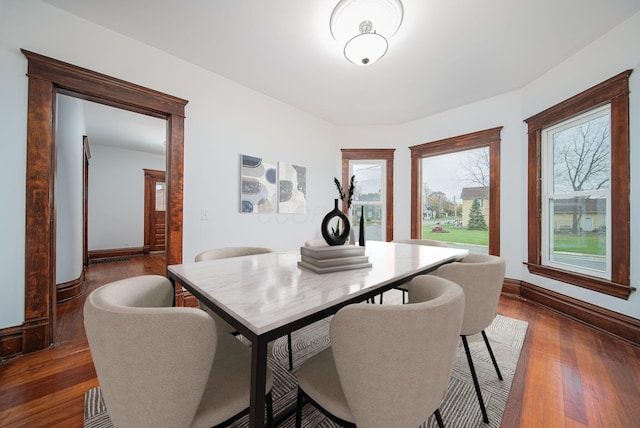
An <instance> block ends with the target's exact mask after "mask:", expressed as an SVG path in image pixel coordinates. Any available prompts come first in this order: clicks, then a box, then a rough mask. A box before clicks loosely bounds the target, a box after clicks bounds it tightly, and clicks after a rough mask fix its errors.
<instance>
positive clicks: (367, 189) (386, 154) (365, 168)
mask: <svg viewBox="0 0 640 428" xmlns="http://www.w3.org/2000/svg"><path fill="white" fill-rule="evenodd" d="M394 151H395V149H342V183H343V186H345V187H348V184H347V183H349V180H350V178H351V176H352V175H354V176H355V182H356V187H355V191H354V194H353V200H352V203H351V209H350V212H349V214H348V215H349V221H350V222H351V227H353V228H354V231H355V234H356V242H357V241H358V238H359V237H358V236H357V235H358V232H359V225H360V214H361V213H363V214H364V219H365V233H364V235H365V239H367V240H371V241H391V240H392V239H393V154H394ZM346 208H347V207H346V205H345V206H343V209H346Z"/></svg>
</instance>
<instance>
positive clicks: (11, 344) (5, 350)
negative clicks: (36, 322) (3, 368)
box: [0, 326, 22, 359]
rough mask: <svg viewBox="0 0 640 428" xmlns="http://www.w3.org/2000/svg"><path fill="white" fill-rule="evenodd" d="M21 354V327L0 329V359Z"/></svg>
mask: <svg viewBox="0 0 640 428" xmlns="http://www.w3.org/2000/svg"><path fill="white" fill-rule="evenodd" d="M21 353H22V326H17V327H9V328H3V329H0V359H2V358H8V357H12V356H14V355H18V354H21Z"/></svg>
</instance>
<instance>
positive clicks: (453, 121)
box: [341, 14, 640, 318]
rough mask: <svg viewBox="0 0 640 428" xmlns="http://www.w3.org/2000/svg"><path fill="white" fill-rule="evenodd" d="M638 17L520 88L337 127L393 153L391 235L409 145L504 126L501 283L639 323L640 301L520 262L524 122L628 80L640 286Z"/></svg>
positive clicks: (400, 222)
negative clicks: (395, 122)
mask: <svg viewBox="0 0 640 428" xmlns="http://www.w3.org/2000/svg"><path fill="white" fill-rule="evenodd" d="M638 40H640V14H636V15H634V16H632V17H631V18H629V19H628V20H627V21H626V22H624V23H622V24H621V25H619V26H618V27H616V28H615V29H613V30H612V31H611V32H609V33H608V34H606V35H605V36H604V37H602V38H601V39H599V40H597V41H596V42H594V43H592V44H591V45H590V46H588V47H587V48H585V49H584V50H583V51H581V52H579V53H578V54H576V55H575V56H573V57H571V58H568V59H567V60H566V61H565V62H563V63H562V64H560V65H559V66H557V67H555V68H554V69H552V70H550V71H549V72H547V73H545V74H544V75H543V76H542V77H540V78H539V79H537V80H536V81H534V82H532V83H531V84H529V85H527V86H526V87H525V88H523V89H521V90H518V91H514V92H512V93H508V94H503V95H500V96H497V97H494V98H491V99H487V100H484V101H481V102H478V103H474V104H470V105H467V106H464V107H461V108H457V109H454V110H450V111H446V112H443V113H440V114H436V115H433V116H430V117H427V118H423V119H420V120H416V121H413V122H410V123H406V124H403V125H400V126H395V127H367V128H345V129H341V133H342V135H343V140H344V141H345V146H347V147H385V148H393V147H395V148H396V156H395V158H396V160H395V177H394V181H395V192H394V198H395V201H394V202H395V204H396V206H395V211H394V221H395V226H394V227H395V231H394V237H395V238H398V239H403V238H408V237H409V235H410V227H409V226H410V194H409V189H410V186H411V182H410V169H411V164H410V161H411V159H410V151H409V149H408V147H410V146H413V145H416V144H422V143H427V142H430V141H436V140H440V139H443V138H448V137H454V136H456V135H463V134H467V133H470V132H475V131H481V130H484V129H489V128H493V127H497V126H503V127H504V128H503V129H502V133H501V137H502V142H501V165H500V167H501V183H500V190H501V198H500V207H501V213H500V221H501V229H500V236H501V239H500V251H501V255H502V257H504V258H505V259H506V260H507V272H506V276H507V277H508V278H513V279H519V280H523V281H526V282H528V283H531V284H535V285H538V286H541V287H544V288H547V289H550V290H553V291H556V292H559V293H562V294H565V295H567V296H571V297H575V298H577V299H580V300H583V301H585V302H588V303H592V304H594V305H598V306H602V307H605V308H607V309H611V310H613V311H616V312H620V313H623V314H625V315H629V316H631V317H634V318H640V296H639V295H638V293H637V292H635V293H632V294H631V297H630V298H629V300H623V299H619V298H615V297H611V296H608V295H604V294H602V293H597V292H594V291H590V290H586V289H583V288H580V287H576V286H573V285H570V284H565V283H561V282H558V281H553V280H550V279H546V278H543V277H540V276H536V275H531V274H530V273H529V272H528V270H527V268H526V266H525V265H523V262H525V261H526V260H527V144H528V141H527V127H526V124H525V123H524V122H523V120H524V119H526V118H528V117H530V116H532V115H534V114H536V113H538V112H540V111H542V110H544V109H546V108H549V107H551V106H553V105H554V104H557V103H559V102H561V101H563V100H565V99H567V98H569V97H571V96H573V95H575V94H577V93H579V92H582V91H584V90H585V89H588V88H590V87H592V86H594V85H596V84H598V83H600V82H602V81H604V80H606V79H608V78H610V77H613V76H615V75H617V74H618V73H620V72H622V71H624V70H627V69H631V68H632V69H635V71H634V72H633V74H632V75H631V78H630V82H629V84H630V92H631V94H630V102H631V105H630V126H631V129H630V134H631V153H630V158H631V193H632V196H631V218H632V219H633V221H632V223H631V285H632V286H633V287H636V288H639V287H640V263H639V262H638V260H640V222H639V221H638V219H640V198H638V197H637V195H638V189H640V120H638V117H639V115H640V44H638V43H637V41H638Z"/></svg>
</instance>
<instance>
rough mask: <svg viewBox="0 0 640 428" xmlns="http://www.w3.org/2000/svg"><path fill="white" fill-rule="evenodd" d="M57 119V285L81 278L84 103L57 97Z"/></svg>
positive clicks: (75, 99) (74, 99)
mask: <svg viewBox="0 0 640 428" xmlns="http://www.w3.org/2000/svg"><path fill="white" fill-rule="evenodd" d="M56 111H57V118H56V119H57V120H56V180H55V192H54V194H55V207H56V284H63V283H65V282H68V281H72V280H76V279H78V278H80V274H81V273H82V268H83V260H82V243H83V236H82V233H83V230H82V226H83V223H82V220H83V219H82V185H83V180H82V173H83V163H84V150H83V147H82V143H83V142H82V137H83V135H86V130H85V122H84V112H83V110H82V103H81V102H80V100H79V99H77V98H70V97H66V96H59V97H57V109H56Z"/></svg>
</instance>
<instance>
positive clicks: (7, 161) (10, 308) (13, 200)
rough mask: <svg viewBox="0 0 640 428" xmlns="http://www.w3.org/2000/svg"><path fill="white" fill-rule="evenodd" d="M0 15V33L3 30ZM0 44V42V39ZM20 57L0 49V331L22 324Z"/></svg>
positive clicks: (23, 102)
mask: <svg viewBox="0 0 640 428" xmlns="http://www.w3.org/2000/svg"><path fill="white" fill-rule="evenodd" d="M4 19H5V18H4V12H3V13H0V32H1V31H2V27H3V26H4ZM0 41H2V38H0ZM21 56H22V54H21V53H19V52H16V51H15V49H9V48H5V46H2V45H0V94H1V95H0V148H1V150H2V156H0V182H2V183H4V185H2V186H0V198H1V200H2V201H4V202H3V204H2V215H1V216H0V218H1V219H2V221H0V272H3V277H2V281H0V328H2V327H9V326H14V325H20V324H22V322H23V320H24V222H25V189H26V187H25V179H24V177H25V174H26V159H27V153H26V151H25V139H26V132H25V130H26V129H27V115H26V114H25V112H26V111H27V88H26V86H25V85H24V84H23V80H24V75H25V73H26V72H27V64H26V62H25V61H21V60H20V57H21Z"/></svg>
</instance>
